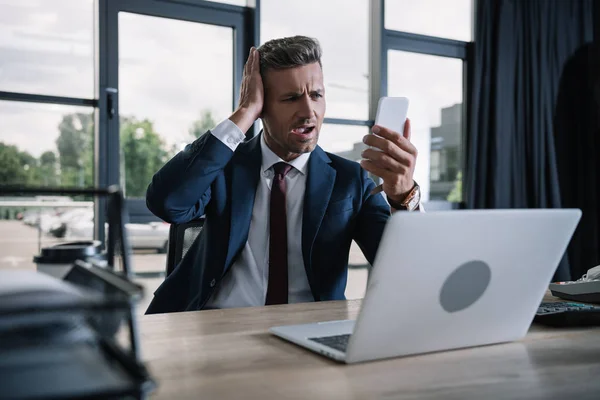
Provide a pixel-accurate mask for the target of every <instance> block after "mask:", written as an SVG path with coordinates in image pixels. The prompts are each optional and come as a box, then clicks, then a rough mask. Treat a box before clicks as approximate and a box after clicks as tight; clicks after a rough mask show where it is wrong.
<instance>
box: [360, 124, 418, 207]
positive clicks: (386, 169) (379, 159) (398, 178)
mask: <svg viewBox="0 0 600 400" xmlns="http://www.w3.org/2000/svg"><path fill="white" fill-rule="evenodd" d="M373 133H374V134H375V135H377V136H375V135H367V136H365V137H364V138H363V142H364V143H365V144H366V145H368V146H371V147H374V148H376V149H379V150H381V151H379V150H376V149H371V148H369V149H366V150H365V151H363V152H362V157H363V158H364V159H363V160H361V162H360V164H361V166H362V167H363V168H364V169H365V170H367V171H368V172H370V173H372V174H374V175H376V176H378V177H380V178H382V179H383V191H384V192H385V194H386V195H387V196H388V198H389V199H390V200H391V201H393V202H396V203H402V201H404V199H405V198H406V196H407V195H408V194H409V192H410V191H411V190H412V188H413V186H414V184H415V182H414V180H413V175H414V172H415V165H416V162H417V148H416V147H415V146H414V145H413V144H412V143H411V142H410V120H409V119H408V118H407V119H406V123H405V124H404V132H403V134H399V133H398V132H394V131H392V130H389V129H386V128H384V127H382V126H379V125H375V126H374V127H373Z"/></svg>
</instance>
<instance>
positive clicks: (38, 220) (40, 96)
mask: <svg viewBox="0 0 600 400" xmlns="http://www.w3.org/2000/svg"><path fill="white" fill-rule="evenodd" d="M94 78H95V70H94V0H56V1H45V0H0V184H3V185H13V186H19V187H26V186H29V187H39V186H43V187H53V188H60V187H89V186H91V185H93V183H94V172H95V160H94V146H95V143H94V137H95V122H94V111H95V109H94V107H95V106H96V101H95V100H94V97H95V96H94ZM90 200H91V199H90V198H82V197H77V196H64V195H59V194H58V193H57V194H56V195H54V196H48V195H45V196H41V195H37V196H36V195H33V194H32V195H30V196H19V195H13V196H0V203H1V204H0V220H1V221H0V254H2V255H1V256H0V259H1V262H2V265H1V267H2V268H6V267H8V268H17V269H33V268H35V265H34V263H33V256H34V255H35V254H37V253H38V252H39V250H40V248H41V247H44V246H48V245H52V244H56V243H58V242H61V241H64V240H65V238H67V237H68V236H69V235H70V233H71V231H70V230H67V227H68V226H70V225H68V222H69V223H70V222H73V223H76V222H79V221H82V220H86V221H89V222H90V224H91V225H90V226H91V227H93V218H94V209H93V207H92V205H93V203H92V202H91V201H90ZM91 230H92V229H90V232H91Z"/></svg>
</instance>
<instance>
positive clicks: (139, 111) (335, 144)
mask: <svg viewBox="0 0 600 400" xmlns="http://www.w3.org/2000/svg"><path fill="white" fill-rule="evenodd" d="M243 1H244V0H228V1H227V2H228V3H233V4H240V3H243ZM93 3H94V2H93V0H52V1H48V0H0V90H2V91H13V92H25V93H39V94H48V95H60V96H69V97H83V98H94V33H93V26H94V24H93ZM470 3H471V0H452V1H448V0H387V1H386V19H385V20H386V27H388V28H390V29H402V30H406V31H410V32H416V33H423V34H430V35H440V36H444V37H448V38H454V39H459V40H470V38H471V6H470ZM261 8H262V13H261V30H260V35H261V42H264V41H266V40H269V39H272V38H276V37H282V36H290V35H295V34H303V35H307V36H311V37H314V38H316V39H318V40H319V42H320V43H321V46H322V49H323V71H324V77H325V78H324V79H325V90H326V100H327V113H326V116H327V117H332V118H349V119H368V62H369V60H368V18H369V13H368V0H302V1H300V0H262V1H261ZM232 46H233V31H232V30H231V29H230V28H225V27H217V26H209V25H202V24H195V23H190V22H184V21H175V20H168V19H164V18H154V17H148V16H141V15H136V14H126V13H121V14H120V16H119V82H120V83H119V85H120V87H119V93H120V112H121V114H122V115H133V116H135V117H137V118H140V119H142V118H149V119H151V120H152V121H153V122H154V126H155V130H156V131H157V132H159V133H160V134H161V136H162V137H163V138H164V139H165V141H166V142H167V144H168V145H173V144H175V145H181V144H182V143H184V142H186V141H188V140H189V134H188V128H189V127H190V125H191V123H192V122H193V121H194V120H195V119H197V118H198V117H199V116H200V113H201V112H202V111H203V110H207V109H208V110H211V112H212V113H213V114H214V116H215V118H216V120H217V121H220V120H222V119H224V118H227V117H228V115H229V113H230V112H231V111H232V103H233V97H232V90H233V89H232V74H233V71H232V67H233V58H232V57H233V56H232ZM388 57H389V64H388V70H389V75H388V80H389V88H388V92H389V95H396V96H407V97H409V99H410V107H409V118H411V122H412V126H413V140H414V141H415V144H416V145H417V148H419V149H420V156H419V159H418V165H417V171H418V174H419V179H421V180H423V179H427V177H428V170H429V164H428V163H429V158H428V149H429V129H430V128H431V127H432V126H437V125H439V123H440V110H441V108H442V107H448V106H451V105H453V104H455V103H460V102H462V65H461V62H460V61H458V60H452V59H443V58H440V57H433V56H423V55H416V54H407V53H401V52H390V54H389V56H388ZM81 111H84V112H85V111H87V109H86V108H79V107H68V106H56V105H38V104H28V103H16V102H6V101H0V141H3V142H5V143H10V144H15V145H17V146H19V147H20V148H21V149H24V150H27V151H29V152H30V153H32V154H34V155H36V156H39V155H40V154H41V153H43V152H44V151H47V150H55V148H56V146H55V141H56V138H57V136H58V129H57V126H58V124H59V122H60V119H61V116H62V115H64V114H65V113H69V112H81ZM366 133H367V128H366V127H344V126H334V125H326V126H324V127H323V129H322V131H321V136H320V142H319V144H320V145H321V146H322V147H323V148H325V149H326V150H329V151H334V152H335V151H347V150H350V149H351V148H352V146H353V144H354V143H356V142H359V141H360V140H361V138H362V136H363V135H364V134H366ZM425 153H427V156H423V155H424V154H425Z"/></svg>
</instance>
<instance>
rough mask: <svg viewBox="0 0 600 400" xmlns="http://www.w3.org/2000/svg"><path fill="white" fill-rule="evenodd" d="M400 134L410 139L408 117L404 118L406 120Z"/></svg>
mask: <svg viewBox="0 0 600 400" xmlns="http://www.w3.org/2000/svg"><path fill="white" fill-rule="evenodd" d="M402 136H404V137H405V138H406V140H408V141H410V136H411V131H410V119H409V118H406V122H404V132H402Z"/></svg>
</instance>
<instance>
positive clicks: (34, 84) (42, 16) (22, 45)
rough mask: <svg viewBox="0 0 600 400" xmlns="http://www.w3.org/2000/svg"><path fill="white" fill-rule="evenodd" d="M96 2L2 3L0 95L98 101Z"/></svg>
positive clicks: (19, 0)
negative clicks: (95, 29) (0, 93)
mask: <svg viewBox="0 0 600 400" xmlns="http://www.w3.org/2000/svg"><path fill="white" fill-rule="evenodd" d="M93 6H94V0H52V1H47V0H1V1H0V91H5V92H20V93H35V94H45V95H55V96H65V97H81V98H92V97H93V96H94V41H93V37H94V31H93V29H94V8H93Z"/></svg>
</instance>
